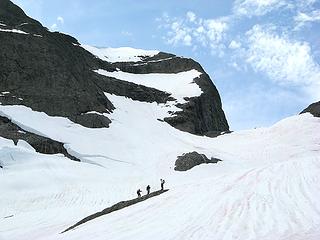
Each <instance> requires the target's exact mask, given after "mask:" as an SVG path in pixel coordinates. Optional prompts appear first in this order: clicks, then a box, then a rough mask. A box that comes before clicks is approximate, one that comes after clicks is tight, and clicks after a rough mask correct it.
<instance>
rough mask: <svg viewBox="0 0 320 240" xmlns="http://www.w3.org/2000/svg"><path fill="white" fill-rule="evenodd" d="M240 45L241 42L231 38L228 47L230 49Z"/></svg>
mask: <svg viewBox="0 0 320 240" xmlns="http://www.w3.org/2000/svg"><path fill="white" fill-rule="evenodd" d="M240 47H241V43H240V42H237V41H235V40H232V41H231V42H230V44H229V48H230V49H238V48H240Z"/></svg>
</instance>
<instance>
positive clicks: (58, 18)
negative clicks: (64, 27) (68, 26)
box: [57, 16, 64, 24]
mask: <svg viewBox="0 0 320 240" xmlns="http://www.w3.org/2000/svg"><path fill="white" fill-rule="evenodd" d="M57 21H58V22H59V23H60V24H64V19H63V17H61V16H59V17H57Z"/></svg>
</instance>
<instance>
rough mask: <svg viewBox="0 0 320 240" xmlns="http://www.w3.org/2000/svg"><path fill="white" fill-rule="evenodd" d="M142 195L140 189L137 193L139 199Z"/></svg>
mask: <svg viewBox="0 0 320 240" xmlns="http://www.w3.org/2000/svg"><path fill="white" fill-rule="evenodd" d="M141 193H142V191H141V190H140V189H138V191H137V194H138V198H139V197H141Z"/></svg>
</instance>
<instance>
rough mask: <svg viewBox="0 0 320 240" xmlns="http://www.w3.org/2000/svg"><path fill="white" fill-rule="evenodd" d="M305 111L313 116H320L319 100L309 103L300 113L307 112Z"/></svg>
mask: <svg viewBox="0 0 320 240" xmlns="http://www.w3.org/2000/svg"><path fill="white" fill-rule="evenodd" d="M307 112H308V113H311V114H312V115H313V116H315V117H320V101H319V102H315V103H312V104H310V105H309V106H308V107H307V108H306V109H304V110H303V111H302V112H301V113H307ZM301 113H300V114H301Z"/></svg>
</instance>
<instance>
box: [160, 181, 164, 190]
mask: <svg viewBox="0 0 320 240" xmlns="http://www.w3.org/2000/svg"><path fill="white" fill-rule="evenodd" d="M160 183H161V184H160V185H161V191H163V190H164V183H165V181H164V179H160Z"/></svg>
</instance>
